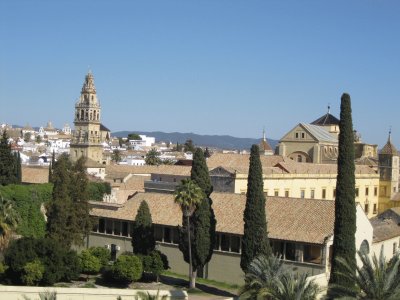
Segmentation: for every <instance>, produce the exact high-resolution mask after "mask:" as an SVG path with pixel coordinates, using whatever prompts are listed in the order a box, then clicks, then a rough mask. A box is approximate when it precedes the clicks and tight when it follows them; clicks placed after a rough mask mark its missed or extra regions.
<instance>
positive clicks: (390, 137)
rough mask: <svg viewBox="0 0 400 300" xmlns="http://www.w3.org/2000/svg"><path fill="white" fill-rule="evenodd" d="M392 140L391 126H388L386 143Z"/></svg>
mask: <svg viewBox="0 0 400 300" xmlns="http://www.w3.org/2000/svg"><path fill="white" fill-rule="evenodd" d="M391 142H392V126H390V127H389V136H388V143H391Z"/></svg>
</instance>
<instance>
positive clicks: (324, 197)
mask: <svg viewBox="0 0 400 300" xmlns="http://www.w3.org/2000/svg"><path fill="white" fill-rule="evenodd" d="M322 199H326V189H322Z"/></svg>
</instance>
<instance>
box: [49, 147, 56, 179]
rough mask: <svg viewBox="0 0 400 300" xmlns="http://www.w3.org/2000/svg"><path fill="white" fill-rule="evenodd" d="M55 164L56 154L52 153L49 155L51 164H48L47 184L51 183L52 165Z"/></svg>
mask: <svg viewBox="0 0 400 300" xmlns="http://www.w3.org/2000/svg"><path fill="white" fill-rule="evenodd" d="M55 163H56V154H55V153H54V150H53V154H52V155H51V162H50V164H49V182H53V179H52V175H53V168H54V164H55Z"/></svg>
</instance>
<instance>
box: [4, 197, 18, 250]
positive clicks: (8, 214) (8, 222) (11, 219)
mask: <svg viewBox="0 0 400 300" xmlns="http://www.w3.org/2000/svg"><path fill="white" fill-rule="evenodd" d="M18 220H19V217H18V214H17V212H16V211H15V210H14V207H13V203H12V202H11V201H10V200H9V199H5V198H3V197H2V196H0V253H3V252H4V250H5V249H6V248H7V247H8V244H9V242H10V240H11V237H12V233H13V232H14V231H15V229H16V227H17V224H18Z"/></svg>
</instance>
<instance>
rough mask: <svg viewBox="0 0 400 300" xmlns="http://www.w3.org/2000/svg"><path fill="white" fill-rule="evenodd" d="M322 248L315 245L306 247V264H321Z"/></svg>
mask: <svg viewBox="0 0 400 300" xmlns="http://www.w3.org/2000/svg"><path fill="white" fill-rule="evenodd" d="M321 253H322V252H321V247H320V246H314V245H304V262H307V263H311V264H321V263H322V255H321Z"/></svg>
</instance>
